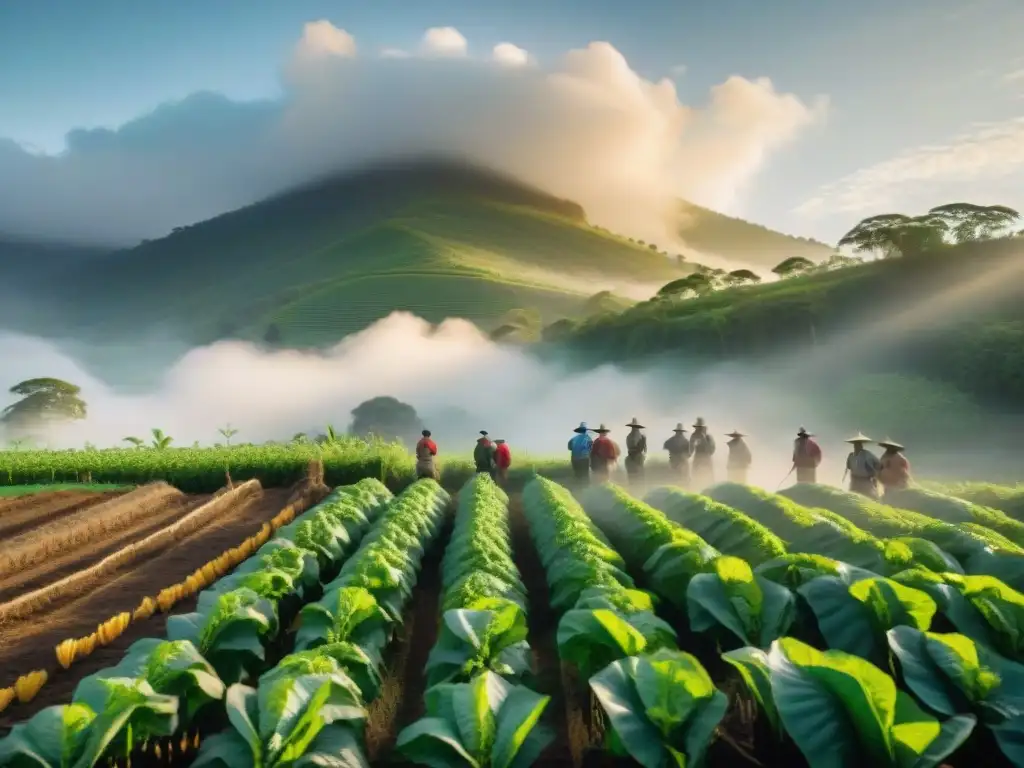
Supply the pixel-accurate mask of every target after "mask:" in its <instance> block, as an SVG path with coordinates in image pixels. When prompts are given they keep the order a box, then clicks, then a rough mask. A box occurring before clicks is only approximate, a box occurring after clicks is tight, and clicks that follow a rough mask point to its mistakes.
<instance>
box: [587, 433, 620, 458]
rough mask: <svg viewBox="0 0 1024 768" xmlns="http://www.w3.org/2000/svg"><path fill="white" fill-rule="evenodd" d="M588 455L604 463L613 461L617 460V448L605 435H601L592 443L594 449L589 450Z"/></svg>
mask: <svg viewBox="0 0 1024 768" xmlns="http://www.w3.org/2000/svg"><path fill="white" fill-rule="evenodd" d="M590 455H591V456H596V457H597V458H599V459H604V460H605V461H615V460H616V459H617V458H619V446H618V445H616V444H615V441H613V440H612V439H611V438H610V437H608V436H607V435H601V436H600V437H599V438H597V440H595V441H594V447H593V448H591V449H590Z"/></svg>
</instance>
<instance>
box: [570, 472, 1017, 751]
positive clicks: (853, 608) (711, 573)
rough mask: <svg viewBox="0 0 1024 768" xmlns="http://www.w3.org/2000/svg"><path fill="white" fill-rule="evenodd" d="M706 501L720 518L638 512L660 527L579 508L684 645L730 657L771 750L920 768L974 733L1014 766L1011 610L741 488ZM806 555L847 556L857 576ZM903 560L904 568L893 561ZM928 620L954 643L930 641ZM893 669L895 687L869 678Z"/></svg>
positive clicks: (629, 507)
mask: <svg viewBox="0 0 1024 768" xmlns="http://www.w3.org/2000/svg"><path fill="white" fill-rule="evenodd" d="M709 493H710V496H712V497H714V498H717V499H719V500H720V501H723V500H726V499H728V500H729V501H730V502H731V503H732V504H733V505H735V506H726V505H725V504H722V503H720V501H719V502H716V501H714V500H713V499H712V498H708V497H705V496H699V495H696V494H689V493H685V492H683V491H680V490H678V489H659V490H658V491H656V492H654V493H652V494H650V495H649V497H648V499H649V500H650V501H653V502H655V503H656V504H657V505H658V506H661V507H662V508H663V509H664V510H666V512H667V513H668V514H666V512H662V511H661V510H659V509H656V508H655V507H653V506H650V505H649V504H646V503H644V502H641V501H638V500H636V499H633V498H631V497H630V496H629V495H628V494H627V493H626V492H625V491H623V490H622V489H621V488H617V487H615V486H605V487H601V488H595V489H592V490H590V491H588V492H587V493H586V494H585V495H584V497H583V498H584V506H585V508H586V510H587V512H588V513H589V514H590V516H591V518H592V519H593V520H594V521H595V522H596V523H597V524H598V527H599V528H600V529H601V531H602V532H603V533H604V534H605V535H606V536H607V538H608V540H609V541H610V542H611V543H612V544H613V545H616V546H617V547H618V548H619V550H620V551H621V552H622V553H623V555H624V556H625V562H626V565H627V567H628V569H629V571H630V572H631V573H632V574H633V575H635V576H637V577H638V578H641V579H642V580H643V582H644V584H645V585H646V586H649V587H650V588H651V589H652V590H653V591H654V592H655V594H656V595H659V596H661V597H663V598H665V599H666V600H667V601H668V602H670V603H672V604H673V605H675V606H676V607H677V608H679V609H681V610H682V615H683V617H684V619H683V622H684V623H685V624H686V630H687V631H688V632H691V633H701V634H704V633H708V634H710V635H712V636H713V638H714V640H715V642H716V645H717V646H718V647H719V648H726V649H731V650H728V651H727V652H726V653H725V654H724V655H723V658H724V659H725V661H727V662H729V663H730V664H732V665H734V666H735V667H736V668H737V669H738V670H739V671H740V673H741V677H742V679H743V680H744V681H745V682H746V684H747V685H748V687H749V688H750V691H751V694H752V697H753V698H754V700H755V701H757V702H758V703H759V705H760V707H761V709H762V711H763V712H764V714H765V716H766V717H767V718H768V720H769V722H770V723H771V724H772V728H773V729H774V731H775V734H776V737H777V738H776V743H780V742H781V740H782V737H783V736H784V735H786V734H788V736H789V737H790V739H791V741H792V742H793V743H795V744H796V746H797V747H798V748H799V749H800V751H801V752H803V754H804V756H805V758H806V759H807V760H808V762H809V763H810V764H811V766H812V767H814V768H817V766H832V765H844V764H847V763H848V762H849V763H850V764H853V762H856V761H857V760H861V759H867V760H870V762H871V764H872V765H874V764H879V765H891V766H904V765H915V766H929V765H936V764H938V763H939V762H941V761H942V760H943V759H944V758H945V757H946V756H947V755H949V754H950V753H951V752H953V751H954V750H955V749H956V748H958V747H959V746H960V745H961V744H963V743H964V742H965V741H966V740H967V739H968V738H969V737H970V735H971V733H972V731H973V729H974V727H975V725H976V723H978V722H980V723H981V724H982V725H983V726H984V727H985V728H986V729H987V730H988V731H989V732H990V733H991V735H992V736H993V737H994V738H995V740H996V743H997V744H998V745H999V748H1000V749H1001V750H1002V752H1003V754H1004V755H1005V757H1006V758H1007V759H1008V760H1009V761H1010V763H1011V764H1013V765H1024V748H1022V747H1021V744H1022V741H1021V736H1022V735H1024V706H1022V704H1024V699H1022V698H1021V697H1020V694H1019V689H1017V688H1016V686H1017V685H1019V683H1020V681H1022V680H1024V665H1022V664H1021V663H1020V662H1021V661H1022V660H1024V657H1022V656H1021V652H1020V640H1019V631H1018V629H1017V627H1019V626H1022V624H1020V623H1019V622H1020V621H1021V619H1024V614H1022V613H1021V609H1022V608H1024V596H1022V595H1021V594H1020V593H1019V592H1016V590H1013V589H1012V588H1010V587H1009V586H1007V585H1006V584H1004V583H1002V582H1001V581H999V580H998V579H997V578H995V577H992V576H987V575H964V574H963V572H962V570H959V569H958V564H957V561H956V560H955V559H954V558H952V557H951V556H950V555H948V554H947V553H944V552H942V551H941V550H939V549H938V548H937V547H936V546H935V545H934V544H933V543H932V542H928V543H929V544H930V545H931V546H929V547H918V546H914V545H912V544H908V543H907V542H906V541H902V542H895V541H891V540H877V539H874V537H872V536H871V535H870V534H867V533H865V532H864V531H861V530H860V529H858V528H856V526H853V525H852V524H850V523H849V522H848V521H846V520H845V519H843V518H840V517H838V516H837V515H835V514H834V513H829V512H828V511H825V510H821V509H810V508H806V507H800V506H799V505H796V504H795V503H793V502H791V501H789V500H787V499H785V498H782V497H779V496H775V495H773V494H767V493H764V492H761V491H756V490H754V489H750V488H746V487H740V486H733V485H730V484H724V485H722V486H718V487H716V488H713V489H711V491H710V492H709ZM736 507H740V509H737V508H736ZM740 510H743V511H740ZM745 513H749V514H745ZM755 517H756V518H757V519H756V520H755ZM759 521H763V522H765V523H768V524H767V525H762V522H759ZM688 524H692V525H693V527H695V528H698V529H701V530H703V531H704V532H705V533H706V534H707V535H709V538H711V539H713V540H714V541H715V542H716V544H717V546H718V547H720V548H721V551H717V550H716V549H715V548H714V547H712V546H711V544H710V543H709V542H708V541H705V540H704V539H703V538H702V537H701V536H699V535H698V534H697V533H695V532H694V531H693V530H690V529H689V528H687V527H684V526H687V525H688ZM808 542H813V543H816V544H818V545H821V546H823V547H825V548H826V549H828V548H829V547H831V548H832V551H833V552H835V551H839V552H846V553H848V554H853V555H859V556H860V557H861V558H862V565H861V566H854V565H851V564H849V563H846V562H842V561H840V560H838V559H837V558H834V557H831V556H827V555H821V554H817V553H814V552H812V551H811V550H810V549H809V548H808V547H809V544H808ZM896 543H898V544H901V545H903V546H902V547H899V548H896V547H894V546H893V545H894V544H896ZM854 545H855V546H854ZM903 547H906V549H904V548H903ZM907 549H909V550H910V552H911V553H912V555H913V554H919V555H920V556H919V557H916V558H915V557H913V556H912V557H911V559H910V560H909V561H908V560H907ZM741 553H742V554H746V555H747V556H750V557H752V558H753V561H754V563H755V565H753V567H752V563H751V562H748V561H747V560H746V559H744V558H743V557H741V556H738V555H739V554H741ZM864 558H873V562H874V564H875V567H876V568H877V569H878V570H879V571H881V573H879V572H874V571H871V570H868V569H867V568H864V567H863V565H864V564H866V563H865V561H864ZM900 568H902V570H899V569H900ZM947 569H949V570H947ZM883 574H888V575H883ZM939 617H942V620H943V621H944V622H946V623H947V627H948V628H955V629H956V630H958V631H957V632H945V633H936V632H932V631H930V630H931V629H932V628H933V624H934V623H935V622H936V620H937V619H938V618H939ZM816 644H823V645H824V646H825V647H827V648H828V649H829V650H827V651H821V650H817V649H816V648H814V647H813V646H814V645H816ZM895 662H898V665H897V664H896V663H895ZM897 668H898V670H899V672H898V673H897V674H896V676H895V677H893V676H890V675H889V674H888V673H887V672H884V671H883V670H896V669H897ZM897 681H901V682H902V684H903V688H905V689H908V690H909V691H910V693H911V694H913V696H910V695H908V694H907V693H905V692H903V691H901V690H899V689H898V687H897ZM633 756H634V757H635V758H637V759H638V760H640V761H641V762H643V763H644V764H645V765H655V764H656V763H654V762H645V761H644V760H642V759H641V758H640V756H639V755H638V754H636V753H633ZM762 757H765V756H763V755H762Z"/></svg>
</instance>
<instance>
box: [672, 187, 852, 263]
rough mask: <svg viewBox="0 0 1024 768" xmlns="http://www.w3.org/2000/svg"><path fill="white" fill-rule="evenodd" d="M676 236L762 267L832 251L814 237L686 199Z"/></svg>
mask: <svg viewBox="0 0 1024 768" xmlns="http://www.w3.org/2000/svg"><path fill="white" fill-rule="evenodd" d="M679 236H680V237H682V238H683V240H684V241H685V242H686V244H687V246H689V247H690V248H695V249H696V250H697V251H699V252H701V253H711V254H715V255H716V256H719V257H721V258H723V259H729V260H731V261H736V262H743V263H744V264H748V265H751V266H752V267H755V268H762V269H771V268H772V267H774V266H775V265H776V264H779V263H781V262H782V261H785V260H786V259H788V258H790V257H792V256H803V257H804V258H805V259H810V260H811V261H814V262H818V261H823V260H824V259H827V258H828V257H829V256H830V255H831V254H832V253H833V252H834V251H835V249H834V248H833V247H832V246H830V245H826V244H825V243H821V242H818V241H817V240H811V239H808V238H804V237H793V236H792V235H785V234H782V233H781V232H776V231H774V230H771V229H768V228H767V227H764V226H762V225H760V224H753V223H751V222H749V221H744V220H743V219H737V218H734V217H732V216H726V215H725V214H722V213H718V212H717V211H712V210H709V209H707V208H702V207H701V206H699V205H694V204H692V203H686V202H684V203H682V204H681V206H680V227H679ZM691 260H693V261H698V260H699V259H697V258H693V259H691Z"/></svg>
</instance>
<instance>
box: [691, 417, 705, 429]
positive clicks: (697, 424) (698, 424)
mask: <svg viewBox="0 0 1024 768" xmlns="http://www.w3.org/2000/svg"><path fill="white" fill-rule="evenodd" d="M693 426H694V427H706V426H707V422H705V421H704V417H703V416H698V417H697V420H696V421H695V422H693Z"/></svg>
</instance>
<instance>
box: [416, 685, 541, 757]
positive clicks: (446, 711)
mask: <svg viewBox="0 0 1024 768" xmlns="http://www.w3.org/2000/svg"><path fill="white" fill-rule="evenodd" d="M425 700H426V701H425V703H426V716H425V717H423V718H421V719H420V720H417V721H416V722H415V723H413V724H412V725H410V726H408V727H407V728H405V729H404V730H403V731H402V732H401V733H400V734H398V741H397V742H396V748H397V750H398V751H399V752H400V753H401V754H402V755H404V756H405V757H406V758H408V759H409V760H411V761H412V762H414V763H416V764H418V765H429V766H432V767H433V768H528V767H529V766H530V765H532V764H533V763H534V761H536V759H537V758H538V757H539V756H540V754H541V753H542V752H543V751H544V749H545V748H546V747H547V745H548V744H550V743H551V742H552V741H553V740H554V732H553V731H552V730H551V729H550V728H549V727H547V726H546V725H545V724H544V723H542V722H541V716H542V715H543V713H544V710H545V708H546V707H547V705H548V703H549V702H550V697H548V696H541V695H540V694H538V693H534V692H533V691H531V690H530V689H529V688H526V687H524V686H519V685H512V684H511V683H509V682H507V681H506V680H503V679H502V678H501V677H500V676H499V675H497V674H495V673H493V672H489V671H488V672H483V673H482V674H480V675H478V676H477V677H475V678H473V680H472V681H470V682H468V683H442V684H441V685H437V686H434V687H433V688H431V689H429V690H428V691H427V693H426V696H425Z"/></svg>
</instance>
